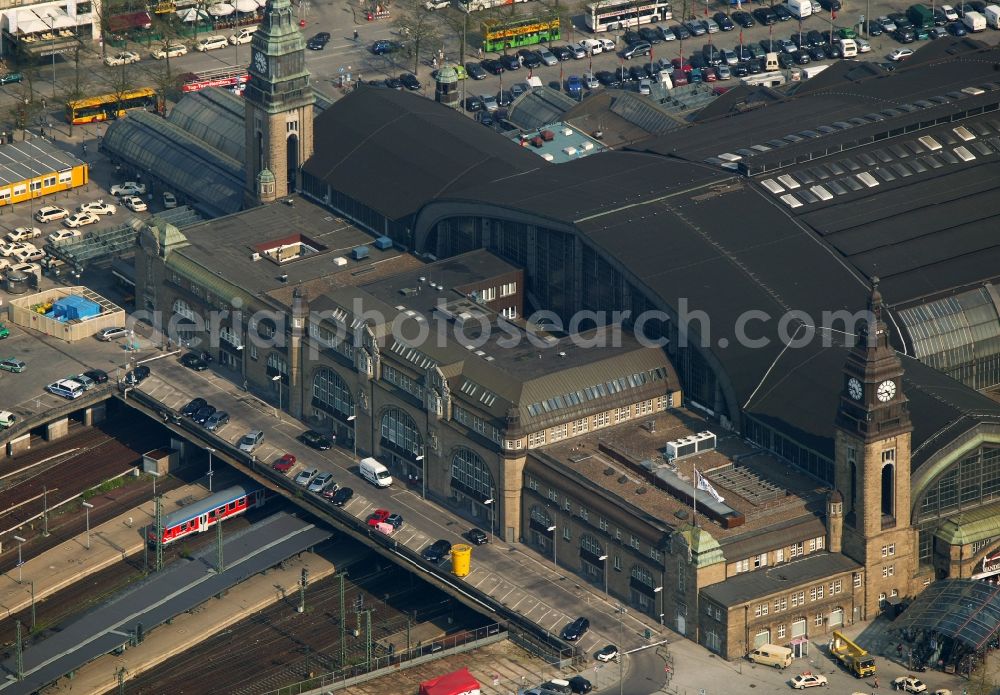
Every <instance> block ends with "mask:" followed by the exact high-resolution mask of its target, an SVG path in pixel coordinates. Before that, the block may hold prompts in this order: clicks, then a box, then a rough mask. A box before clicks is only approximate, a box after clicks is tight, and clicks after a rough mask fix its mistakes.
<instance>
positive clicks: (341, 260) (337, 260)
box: [333, 256, 347, 268]
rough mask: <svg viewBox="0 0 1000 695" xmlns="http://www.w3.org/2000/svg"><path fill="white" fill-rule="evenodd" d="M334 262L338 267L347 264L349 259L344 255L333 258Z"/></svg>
mask: <svg viewBox="0 0 1000 695" xmlns="http://www.w3.org/2000/svg"><path fill="white" fill-rule="evenodd" d="M333 264H334V265H335V266H337V267H338V268H339V267H342V266H345V265H347V259H346V258H344V257H343V256H337V257H336V258H334V259H333Z"/></svg>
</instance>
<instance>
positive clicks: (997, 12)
mask: <svg viewBox="0 0 1000 695" xmlns="http://www.w3.org/2000/svg"><path fill="white" fill-rule="evenodd" d="M983 14H984V15H985V16H986V26H988V27H991V28H993V29H1000V6H997V5H987V6H986V11H985V12H983Z"/></svg>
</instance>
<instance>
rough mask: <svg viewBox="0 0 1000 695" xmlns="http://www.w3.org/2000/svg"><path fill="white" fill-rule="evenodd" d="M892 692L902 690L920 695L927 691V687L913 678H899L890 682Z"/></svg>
mask: <svg viewBox="0 0 1000 695" xmlns="http://www.w3.org/2000/svg"><path fill="white" fill-rule="evenodd" d="M892 687H893V689H894V690H903V691H905V692H908V693H922V692H925V691H926V690H927V685H926V684H925V683H924V682H923V681H922V680H920V679H919V678H917V677H915V676H900V677H899V678H894V679H893V680H892Z"/></svg>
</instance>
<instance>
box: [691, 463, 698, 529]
mask: <svg viewBox="0 0 1000 695" xmlns="http://www.w3.org/2000/svg"><path fill="white" fill-rule="evenodd" d="M691 511H692V512H693V515H692V516H693V518H692V521H691V523H692V524H694V525H695V526H697V525H698V466H697V465H696V466H695V467H694V475H692V476H691Z"/></svg>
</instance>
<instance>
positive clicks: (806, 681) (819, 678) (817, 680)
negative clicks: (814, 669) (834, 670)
mask: <svg viewBox="0 0 1000 695" xmlns="http://www.w3.org/2000/svg"><path fill="white" fill-rule="evenodd" d="M790 683H791V686H792V687H793V688H795V689H796V690H802V689H803V688H815V687H817V686H823V687H824V688H825V687H826V686H828V685H829V683H828V682H827V680H826V676H824V675H821V674H818V673H809V672H806V673H800V674H799V675H797V676H795V678H793V679H792V680H791V682H790Z"/></svg>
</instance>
